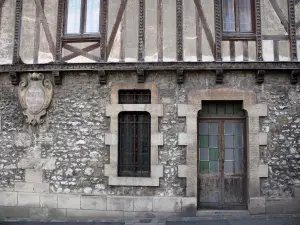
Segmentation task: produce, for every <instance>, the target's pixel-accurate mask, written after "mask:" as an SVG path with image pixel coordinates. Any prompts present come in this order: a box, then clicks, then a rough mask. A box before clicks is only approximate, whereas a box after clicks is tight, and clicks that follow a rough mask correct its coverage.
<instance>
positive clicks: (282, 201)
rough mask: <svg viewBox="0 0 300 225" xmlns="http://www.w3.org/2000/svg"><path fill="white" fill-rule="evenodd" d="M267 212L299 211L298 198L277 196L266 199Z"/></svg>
mask: <svg viewBox="0 0 300 225" xmlns="http://www.w3.org/2000/svg"><path fill="white" fill-rule="evenodd" d="M266 213H267V214H293V213H297V214H299V213H300V198H278V199H268V200H267V201H266Z"/></svg>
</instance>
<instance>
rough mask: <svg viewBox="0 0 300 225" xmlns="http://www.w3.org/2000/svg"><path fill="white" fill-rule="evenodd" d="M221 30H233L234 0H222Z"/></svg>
mask: <svg viewBox="0 0 300 225" xmlns="http://www.w3.org/2000/svg"><path fill="white" fill-rule="evenodd" d="M223 31H227V32H228V31H235V16H234V0H223Z"/></svg>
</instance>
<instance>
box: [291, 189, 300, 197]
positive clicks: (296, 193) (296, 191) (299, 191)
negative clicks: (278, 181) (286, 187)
mask: <svg viewBox="0 0 300 225" xmlns="http://www.w3.org/2000/svg"><path fill="white" fill-rule="evenodd" d="M293 189H294V196H295V197H296V198H300V187H294V188H293Z"/></svg>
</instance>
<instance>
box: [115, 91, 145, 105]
mask: <svg viewBox="0 0 300 225" xmlns="http://www.w3.org/2000/svg"><path fill="white" fill-rule="evenodd" d="M119 104H151V91H150V90H119Z"/></svg>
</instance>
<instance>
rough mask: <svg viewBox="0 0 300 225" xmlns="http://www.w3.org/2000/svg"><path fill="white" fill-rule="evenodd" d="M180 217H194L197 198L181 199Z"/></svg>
mask: <svg viewBox="0 0 300 225" xmlns="http://www.w3.org/2000/svg"><path fill="white" fill-rule="evenodd" d="M181 201H182V204H181V211H182V212H181V215H182V216H196V213H197V198H196V197H185V198H182V200H181Z"/></svg>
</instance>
